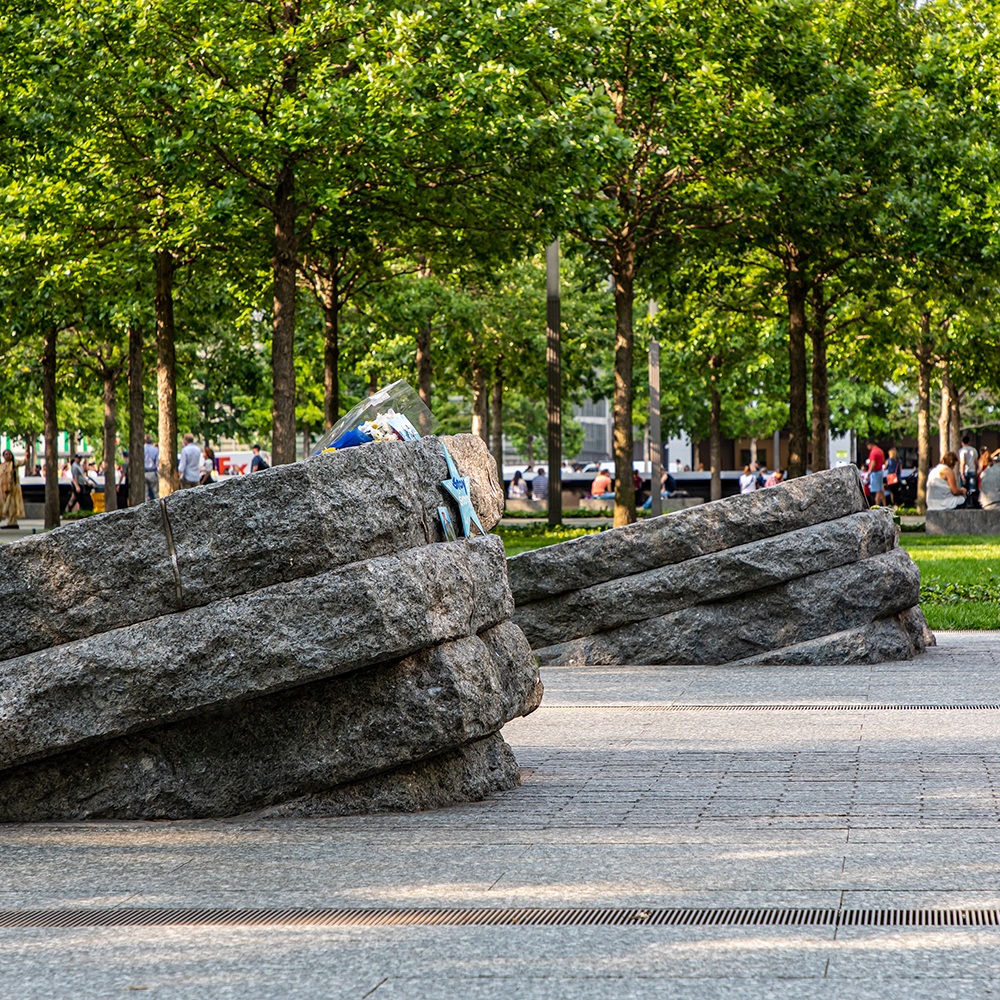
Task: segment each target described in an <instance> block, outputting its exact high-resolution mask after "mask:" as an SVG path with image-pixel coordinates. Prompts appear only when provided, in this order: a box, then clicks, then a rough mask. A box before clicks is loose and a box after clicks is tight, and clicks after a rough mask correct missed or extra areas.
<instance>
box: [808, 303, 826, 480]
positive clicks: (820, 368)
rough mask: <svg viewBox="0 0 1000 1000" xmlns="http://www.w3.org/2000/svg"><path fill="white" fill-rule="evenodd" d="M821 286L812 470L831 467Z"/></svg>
mask: <svg viewBox="0 0 1000 1000" xmlns="http://www.w3.org/2000/svg"><path fill="white" fill-rule="evenodd" d="M822 296H823V290H822V287H820V288H818V289H817V291H816V297H817V306H818V308H817V310H816V322H815V323H814V324H813V328H812V330H810V331H809V335H810V337H811V338H812V349H813V351H812V471H813V472H822V471H823V470H824V469H829V468H830V391H829V382H828V373H827V364H826V313H825V311H824V310H823V307H822Z"/></svg>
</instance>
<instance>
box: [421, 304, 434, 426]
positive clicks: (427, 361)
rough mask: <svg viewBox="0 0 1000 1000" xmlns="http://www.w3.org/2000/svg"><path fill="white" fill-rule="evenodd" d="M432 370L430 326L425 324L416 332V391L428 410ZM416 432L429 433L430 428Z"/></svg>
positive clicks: (429, 407) (429, 406) (429, 408)
mask: <svg viewBox="0 0 1000 1000" xmlns="http://www.w3.org/2000/svg"><path fill="white" fill-rule="evenodd" d="M433 373H434V370H433V368H432V366H431V325H430V323H427V325H426V326H422V327H421V328H420V329H419V330H417V391H418V392H419V393H420V398H421V400H423V404H424V406H426V407H427V409H428V410H431V412H432V413H433V412H434V411H433V410H432V409H431V377H432V375H433ZM417 430H419V431H420V433H421V434H424V433H427V434H429V433H430V428H428V429H427V430H426V431H424V429H423V428H422V427H418V428H417Z"/></svg>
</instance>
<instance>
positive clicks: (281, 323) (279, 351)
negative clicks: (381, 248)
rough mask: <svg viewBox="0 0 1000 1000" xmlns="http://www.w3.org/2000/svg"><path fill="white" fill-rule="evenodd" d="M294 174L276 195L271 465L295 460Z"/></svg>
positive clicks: (286, 173) (287, 170)
mask: <svg viewBox="0 0 1000 1000" xmlns="http://www.w3.org/2000/svg"><path fill="white" fill-rule="evenodd" d="M295 216H296V205H295V172H294V170H293V169H292V167H291V165H290V164H287V163H286V164H285V165H284V167H282V169H281V172H280V174H279V175H278V184H277V187H276V189H275V193H274V259H273V261H272V262H271V264H272V268H273V272H274V317H273V324H272V333H271V380H272V387H273V399H272V411H271V464H272V465H289V464H290V463H292V462H294V461H295V295H296V282H295V278H296V253H297V250H298V238H297V236H296V233H295Z"/></svg>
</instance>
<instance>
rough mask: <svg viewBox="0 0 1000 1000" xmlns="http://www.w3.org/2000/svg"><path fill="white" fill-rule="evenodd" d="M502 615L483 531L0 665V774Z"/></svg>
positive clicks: (387, 655) (507, 602)
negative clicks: (2, 769)
mask: <svg viewBox="0 0 1000 1000" xmlns="http://www.w3.org/2000/svg"><path fill="white" fill-rule="evenodd" d="M248 478H253V477H248ZM195 493H196V491H194V490H189V491H185V494H183V495H185V496H193V495H195ZM147 506H150V507H152V505H147ZM317 530H319V528H318V527H317ZM512 611H513V603H512V600H511V596H510V591H509V590H508V588H507V584H506V578H505V574H504V550H503V544H502V542H501V541H500V539H499V538H497V537H496V536H495V535H491V536H488V537H485V538H476V539H473V540H471V541H468V542H466V541H461V542H450V543H441V544H435V545H431V546H427V545H424V546H421V547H420V548H414V549H409V550H408V551H406V552H402V553H400V554H398V555H393V556H385V557H382V558H377V559H369V560H366V561H364V562H357V563H353V564H351V565H348V566H343V567H341V568H340V569H337V570H333V571H330V572H326V573H321V574H319V575H317V576H314V577H310V578H308V579H304V580H293V581H289V582H286V583H279V584H276V585H273V586H270V587H265V588H263V589H260V590H256V591H254V592H253V593H249V594H243V595H240V596H238V597H231V598H225V599H223V600H218V601H215V602H213V603H212V604H209V605H207V606H205V607H201V608H197V609H193V610H190V611H185V612H181V613H177V614H168V615H163V616H161V617H159V618H155V619H153V620H151V621H145V622H141V623H138V624H135V625H129V626H127V627H124V628H119V629H115V630H113V631H110V632H104V633H102V634H100V635H95V636H91V637H90V638H87V639H81V640H79V641H77V642H73V643H68V644H64V645H61V646H57V647H54V648H52V649H47V650H43V651H41V652H36V653H30V654H28V655H26V656H20V657H17V658H14V659H10V660H6V661H4V662H0V767H10V766H11V765H13V764H15V763H19V762H24V761H27V760H31V759H36V758H39V757H42V756H46V755H48V754H52V753H55V752H58V751H61V750H66V749H69V748H71V747H78V746H83V745H85V744H87V743H88V742H93V741H96V740H101V739H107V738H109V737H113V736H119V735H123V734H126V733H130V732H136V731H139V730H142V729H145V728H148V727H150V726H155V725H161V724H162V723H164V722H168V721H171V720H174V719H178V718H181V717H183V716H185V715H188V714H192V713H204V712H206V711H208V710H210V709H213V708H222V707H223V706H227V705H233V704H236V703H239V702H242V701H245V700H246V699H249V698H254V697H258V696H260V695H264V694H267V693H270V692H273V691H278V690H281V689H282V688H287V687H292V686H294V685H298V684H303V683H307V682H310V681H314V680H318V679H321V678H323V677H327V676H330V675H333V674H340V673H346V672H348V671H352V670H357V669H358V668H360V667H364V666H368V665H371V664H376V663H379V662H382V661H385V660H388V659H393V658H398V657H401V656H406V655H409V654H410V653H414V652H416V651H417V650H420V649H422V648H424V647H426V646H428V645H432V644H437V643H441V642H444V641H446V640H450V639H458V638H460V637H463V636H470V635H475V634H476V633H478V632H481V631H482V630H484V629H487V628H490V627H492V626H494V625H498V624H499V623H500V622H502V621H504V620H506V619H508V618H509V617H510V615H511V613H512Z"/></svg>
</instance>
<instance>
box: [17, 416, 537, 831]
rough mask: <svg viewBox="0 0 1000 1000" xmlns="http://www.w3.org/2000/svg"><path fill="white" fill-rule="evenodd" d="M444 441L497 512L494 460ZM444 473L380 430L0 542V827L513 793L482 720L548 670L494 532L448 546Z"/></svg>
mask: <svg viewBox="0 0 1000 1000" xmlns="http://www.w3.org/2000/svg"><path fill="white" fill-rule="evenodd" d="M446 442H447V444H448V447H449V450H450V451H451V452H452V455H453V457H454V458H455V459H456V462H457V464H458V466H459V468H460V470H461V471H462V473H463V474H466V475H469V477H470V480H471V483H470V485H471V490H470V492H471V494H472V497H473V501H474V503H475V504H476V505H477V511H478V513H479V516H480V519H481V520H482V521H483V524H484V526H488V527H492V526H493V525H494V524H495V523H496V521H497V520H498V519H499V516H500V514H501V513H502V506H503V492H502V489H500V487H499V483H498V481H497V477H496V466H495V463H494V462H493V459H492V458H491V457H490V455H489V453H488V452H487V451H486V449H485V446H484V445H483V444H482V442H481V441H480V440H479V439H478V438H472V437H471V436H469V435H463V436H458V437H456V438H452V439H446ZM447 476H448V471H447V465H446V463H445V459H444V453H443V450H442V447H441V442H440V441H438V440H436V439H432V438H425V439H422V440H420V441H417V442H411V443H406V444H403V443H398V444H395V443H389V444H383V443H379V444H373V445H368V446H363V447H360V448H355V449H350V450H347V451H344V452H340V453H337V454H335V455H332V456H317V457H315V458H313V459H311V460H309V461H307V462H304V463H299V464H297V465H294V466H283V467H277V468H274V469H271V470H268V471H266V472H264V473H257V474H254V475H251V476H248V477H246V478H243V479H234V480H230V481H228V482H226V483H222V484H217V485H213V486H208V487H201V488H198V489H192V490H187V491H184V492H182V493H178V494H174V495H173V496H171V497H169V498H167V499H166V501H165V502H164V503H163V504H162V505H160V504H154V503H149V504H144V505H143V506H142V507H138V508H133V509H130V510H125V511H121V512H117V513H112V514H109V515H107V516H105V517H96V518H92V519H88V520H87V521H85V522H82V523H80V524H77V525H74V526H72V527H71V528H67V529H64V530H62V531H56V532H52V533H50V534H47V535H42V536H36V537H35V538H32V539H26V540H25V541H24V542H17V543H13V544H11V545H8V546H5V547H4V548H3V549H2V550H0V560H2V564H0V580H2V581H3V583H0V606H3V608H4V611H5V614H4V617H3V621H2V623H0V819H2V820H4V821H30V820H40V819H49V820H55V819H70V818H76V819H82V818H88V817H105V818H107V817H119V818H150V819H152V818H167V817H170V818H180V817H184V816H225V815H233V814H235V813H242V812H246V811H247V810H255V809H258V810H259V809H261V808H279V807H280V806H281V804H282V803H285V802H288V801H289V800H292V799H295V800H299V799H303V798H304V797H309V796H320V797H323V796H327V797H326V798H325V799H323V802H324V803H325V805H324V806H323V807H322V808H324V809H327V810H330V809H334V808H340V809H349V810H357V809H362V808H364V807H365V803H366V802H367V803H368V804H369V805H370V806H371V807H372V808H377V807H379V804H380V803H382V804H385V803H391V802H399V803H403V805H401V807H404V808H405V807H407V806H406V805H405V803H409V804H410V805H411V806H412V807H414V808H417V807H420V803H428V804H433V803H435V802H445V801H454V800H455V796H459V795H461V794H463V793H464V791H468V792H469V793H470V794H474V795H476V796H478V797H481V796H482V795H484V794H487V793H488V792H489V791H490V789H491V788H495V789H499V788H506V787H510V785H511V782H512V781H516V773H517V771H516V765H515V764H512V763H511V760H512V758H510V755H509V750H504V749H502V748H504V747H505V744H503V741H502V740H500V738H499V736H498V735H496V734H497V733H498V731H499V729H500V728H501V727H502V726H503V724H504V723H505V722H507V721H508V720H509V719H511V718H513V717H515V716H517V715H522V714H526V713H527V712H530V711H532V710H533V709H534V708H535V707H537V704H538V702H539V700H540V698H541V683H540V681H539V679H538V672H537V668H536V663H535V659H534V657H533V655H532V653H531V650H530V647H529V645H528V643H527V641H526V640H525V638H524V636H523V635H522V633H521V632H520V630H519V629H518V628H517V627H516V626H514V625H512V624H511V622H510V617H511V614H512V612H513V599H512V597H511V594H510V589H509V586H508V583H507V577H506V570H505V560H504V553H503V545H502V543H501V542H500V540H499V539H498V538H496V537H495V536H489V537H486V538H475V539H472V540H462V541H458V542H450V543H449V542H444V541H443V540H442V539H443V532H442V531H441V528H440V524H439V520H438V516H437V508H438V507H439V506H449V507H450V506H451V501H449V500H448V499H447V498H446V494H445V493H444V491H443V490H442V489H441V486H440V483H441V481H442V480H443V479H445V478H447ZM454 514H455V511H454V510H453V516H454ZM456 520H457V518H456ZM98 553H100V554H101V558H100V559H97V554H98ZM109 555H110V556H111V558H110V559H109ZM91 563H92V564H93V566H94V567H95V574H94V578H93V580H92V581H91V580H90V579H89V578H88V579H86V580H84V581H83V582H81V577H80V570H81V568H82V567H84V566H87V567H89V566H90V565H91ZM5 572H6V573H7V575H6V576H4V573H5ZM8 610H9V611H10V613H9V614H8ZM39 622H48V623H49V624H48V625H47V627H41V626H39V627H37V628H34V629H32V623H39ZM494 736H495V737H496V739H493V737H494ZM497 741H499V742H497ZM466 746H474V747H475V749H474V750H470V751H469V752H468V753H463V748H465V747H466ZM509 758H510V759H509ZM425 761H427V762H434V763H427V764H426V766H425V765H424V762H425ZM407 768H408V769H409V771H408V772H406V773H409V774H410V775H411V777H410V778H408V779H407V781H409V782H410V784H409V785H407V787H408V788H409V789H410V791H409V793H407V794H406V795H404V794H403V791H402V790H401V789H402V786H401V785H400V784H399V781H400V780H401V779H400V778H399V775H400V774H402V773H403V771H401V770H400V769H404V770H405V769H407ZM383 774H391V775H394V776H393V777H388V778H385V779H384V780H383V779H382V777H381V776H382V775H383ZM420 774H423V775H424V776H425V778H426V781H427V783H428V787H427V789H426V792H421V790H420V789H418V788H414V787H413V784H412V783H413V781H419V775H420ZM413 775H417V776H418V777H416V778H414V777H412V776H413ZM491 783H492V784H491ZM328 793H329V794H328ZM334 793H336V794H334ZM331 796H332V797H331ZM335 801H336V802H340V803H341V804H340V805H339V806H336V807H335V806H334V805H333V804H332V803H334V802H335ZM303 808H305V806H302V805H301V804H300V805H298V806H296V807H295V809H296V810H301V809H303ZM316 808H319V807H318V806H317V807H316ZM289 814H291V813H289Z"/></svg>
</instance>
